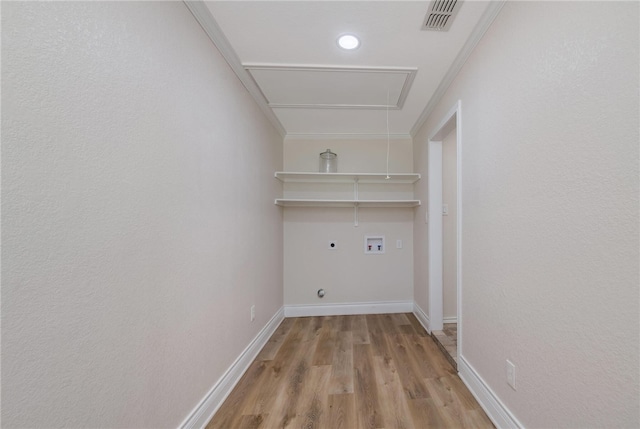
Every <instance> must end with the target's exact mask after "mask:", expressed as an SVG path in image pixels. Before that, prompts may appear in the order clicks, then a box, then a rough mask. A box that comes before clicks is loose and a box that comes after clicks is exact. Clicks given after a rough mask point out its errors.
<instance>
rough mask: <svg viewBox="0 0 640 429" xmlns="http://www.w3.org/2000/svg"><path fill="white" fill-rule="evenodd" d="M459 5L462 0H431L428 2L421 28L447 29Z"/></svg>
mask: <svg viewBox="0 0 640 429" xmlns="http://www.w3.org/2000/svg"><path fill="white" fill-rule="evenodd" d="M461 6H462V0H433V1H432V2H430V3H429V9H427V16H426V17H425V18H424V22H423V23H422V29H423V30H433V31H448V30H449V28H451V24H452V23H453V18H455V16H456V14H457V13H458V10H460V7H461Z"/></svg>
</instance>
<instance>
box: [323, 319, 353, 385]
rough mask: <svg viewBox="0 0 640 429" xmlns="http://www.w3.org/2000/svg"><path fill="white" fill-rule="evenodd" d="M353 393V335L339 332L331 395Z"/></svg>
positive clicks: (332, 370)
mask: <svg viewBox="0 0 640 429" xmlns="http://www.w3.org/2000/svg"><path fill="white" fill-rule="evenodd" d="M341 393H353V334H352V333H351V332H342V331H341V332H338V333H337V339H336V343H335V349H334V351H333V360H332V365H331V379H330V382H329V394H330V395H334V394H341Z"/></svg>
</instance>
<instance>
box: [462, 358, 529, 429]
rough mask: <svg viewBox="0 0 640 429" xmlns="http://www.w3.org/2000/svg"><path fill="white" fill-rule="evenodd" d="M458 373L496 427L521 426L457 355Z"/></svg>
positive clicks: (467, 364) (480, 378) (517, 427)
mask: <svg viewBox="0 0 640 429" xmlns="http://www.w3.org/2000/svg"><path fill="white" fill-rule="evenodd" d="M458 375H459V376H460V378H461V379H462V381H463V383H464V384H465V385H466V386H467V387H468V388H469V390H470V391H471V394H472V395H473V396H474V397H475V398H476V400H477V401H478V402H479V403H480V406H481V407H482V409H483V410H484V411H485V413H487V416H489V418H490V419H491V421H492V422H493V424H494V425H496V427H497V428H498V429H506V428H513V429H520V428H523V426H522V424H521V423H520V422H519V421H518V419H516V418H515V416H514V415H513V414H511V411H509V409H508V408H507V407H506V406H505V405H504V404H503V403H502V401H500V399H499V398H498V397H497V396H496V394H495V393H493V390H491V388H490V387H489V386H488V385H487V383H485V381H484V380H483V379H482V377H480V375H479V374H478V373H477V372H476V370H475V369H474V368H473V367H472V366H471V365H470V364H469V362H467V360H466V359H465V358H464V357H463V356H458Z"/></svg>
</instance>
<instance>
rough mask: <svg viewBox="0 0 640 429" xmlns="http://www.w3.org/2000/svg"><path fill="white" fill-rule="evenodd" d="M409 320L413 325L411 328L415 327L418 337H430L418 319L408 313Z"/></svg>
mask: <svg viewBox="0 0 640 429" xmlns="http://www.w3.org/2000/svg"><path fill="white" fill-rule="evenodd" d="M407 319H408V320H409V323H411V326H413V329H414V331H415V332H416V335H418V336H420V337H426V336H427V335H429V334H428V333H427V331H426V330H425V329H424V327H423V326H422V324H421V323H420V321H419V320H418V318H417V317H416V316H415V315H414V314H413V313H407Z"/></svg>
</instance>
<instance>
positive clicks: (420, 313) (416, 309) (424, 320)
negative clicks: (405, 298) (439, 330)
mask: <svg viewBox="0 0 640 429" xmlns="http://www.w3.org/2000/svg"><path fill="white" fill-rule="evenodd" d="M413 314H414V315H415V316H416V319H418V322H420V324H421V325H422V327H424V329H426V330H427V333H429V335H431V329H429V316H427V313H425V312H424V310H423V309H422V308H420V306H419V305H418V304H416V303H415V302H414V303H413Z"/></svg>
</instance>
